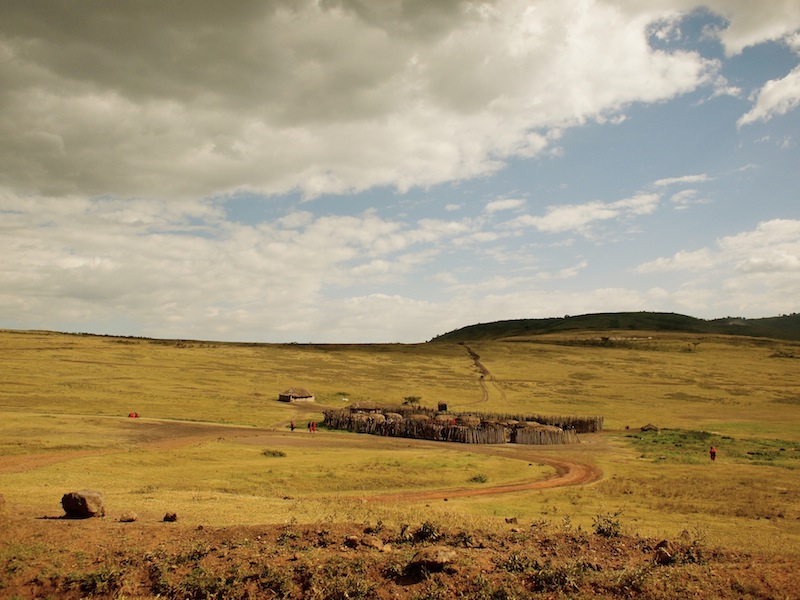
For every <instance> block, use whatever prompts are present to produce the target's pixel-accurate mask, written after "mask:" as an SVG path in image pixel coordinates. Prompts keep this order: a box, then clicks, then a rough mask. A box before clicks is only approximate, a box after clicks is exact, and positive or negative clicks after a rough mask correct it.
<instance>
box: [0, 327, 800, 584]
mask: <svg viewBox="0 0 800 600" xmlns="http://www.w3.org/2000/svg"><path fill="white" fill-rule="evenodd" d="M615 318H617V319H618V322H617V323H616V325H617V327H615V328H614V329H613V331H612V330H608V329H606V330H604V331H600V330H596V331H584V332H578V331H569V332H561V333H548V334H536V336H537V337H536V340H532V339H524V338H517V340H516V341H496V340H488V339H487V340H485V341H478V342H475V343H473V342H470V349H471V350H472V351H473V352H474V353H476V354H478V355H479V356H480V362H481V365H482V367H483V369H484V371H481V372H478V371H476V369H475V363H474V359H473V357H472V355H471V354H469V353H468V352H466V351H465V349H464V347H463V346H460V345H458V344H452V343H447V342H443V341H440V342H437V343H436V344H427V345H417V346H402V345H387V346H380V345H376V346H362V347H359V346H310V345H286V346H269V345H245V344H241V345H237V344H221V343H214V344H205V343H194V342H186V341H181V342H175V343H168V342H160V343H155V342H154V343H150V342H149V341H147V340H139V339H125V340H120V339H117V338H113V337H98V336H68V335H60V334H50V333H43V332H35V333H34V332H30V333H28V332H17V333H12V332H5V333H0V359H2V360H3V365H4V380H3V384H2V386H0V416H2V419H0V433H2V435H0V485H2V489H3V498H2V500H3V501H4V503H5V504H6V506H7V507H8V508H6V510H5V511H2V508H0V524H2V528H0V530H1V532H0V572H1V573H2V574H3V577H2V578H0V581H2V584H0V585H1V586H2V591H0V595H2V596H3V597H8V598H13V597H15V596H16V597H30V595H31V594H32V593H35V594H36V595H38V596H39V597H48V596H49V597H59V598H67V599H69V598H80V597H90V596H91V597H94V598H111V597H117V598H123V597H128V598H135V597H152V596H159V595H160V596H161V597H183V598H211V597H214V598H246V597H265V598H289V599H299V598H346V597H349V598H388V597H399V598H413V597H418V598H453V597H461V598H474V599H501V598H508V599H510V598H529V597H542V598H544V597H584V596H589V595H592V596H595V597H601V598H602V597H607V598H610V597H642V598H653V599H656V598H673V597H698V598H740V597H747V596H752V597H764V598H766V597H793V596H797V595H800V593H799V592H800V589H798V586H797V582H796V577H795V575H794V569H793V568H792V567H791V566H792V565H794V564H795V563H796V560H797V558H798V557H799V556H800V501H798V500H797V498H800V481H798V478H797V471H798V468H800V431H798V429H797V427H796V424H797V422H798V418H799V417H800V413H798V406H800V403H798V402H797V398H798V396H799V395H800V389H798V388H797V377H796V364H795V362H796V361H794V360H773V359H772V358H773V357H775V358H791V357H790V356H788V354H789V353H793V354H794V353H797V348H796V345H793V344H792V343H791V342H786V341H784V342H776V341H774V340H767V339H757V338H728V337H719V336H715V335H711V334H709V333H708V332H706V333H702V334H698V336H699V337H697V336H695V337H692V335H691V334H686V333H685V332H681V331H680V330H679V329H677V328H676V329H673V330H670V332H669V333H668V334H664V333H655V334H653V333H654V332H652V331H647V330H645V329H637V330H635V333H631V332H632V331H633V330H626V327H628V325H629V323H628V322H627V321H626V320H625V318H622V317H615ZM609 324H610V322H609ZM595 337H596V338H597V339H599V340H600V341H602V338H603V337H606V338H608V342H609V344H610V343H611V342H613V344H611V345H609V346H608V347H605V346H604V345H603V344H598V345H594V344H591V343H584V342H583V341H582V340H584V341H585V340H587V339H590V338H595ZM622 338H625V339H622ZM700 342H702V344H701V345H700V346H699V347H698V346H697V345H696V344H699V343H700ZM688 347H692V348H697V351H692V352H684V351H683V349H684V348H688ZM481 375H483V377H481ZM291 385H307V386H308V387H309V388H310V389H313V390H314V391H315V393H316V395H317V398H318V403H317V404H310V405H302V406H301V405H297V406H295V405H288V404H287V403H278V402H277V401H273V400H272V397H273V396H274V395H275V394H276V393H277V392H278V391H280V390H282V389H286V388H288V387H290V386H291ZM409 387H410V388H411V389H413V390H419V393H420V395H419V396H418V398H419V399H420V408H425V407H424V406H422V401H421V399H422V398H433V399H435V401H436V402H437V403H439V402H445V403H446V404H447V405H448V407H449V410H450V411H452V412H458V411H460V410H463V411H467V410H468V411H471V412H480V413H486V414H490V413H504V414H507V415H519V414H531V413H543V414H602V415H604V416H605V427H606V429H607V431H605V432H604V433H602V434H585V435H584V434H581V436H580V437H581V442H582V443H581V444H577V445H575V446H574V447H568V448H560V449H558V450H557V451H554V450H552V449H543V450H540V449H536V448H526V449H519V448H508V447H504V448H503V447H500V448H495V447H492V446H486V447H482V448H481V449H478V448H476V447H474V446H470V445H465V444H461V445H459V447H458V448H454V447H453V446H450V445H447V444H439V443H434V442H420V443H417V442H415V441H413V440H392V439H388V438H386V437H382V436H376V437H370V438H369V439H365V438H366V436H358V435H352V434H346V433H342V432H333V431H327V430H325V431H321V432H319V433H318V434H314V435H311V434H309V433H306V432H305V431H302V432H301V433H298V432H295V433H290V432H289V431H288V428H287V427H286V424H287V423H289V421H290V420H292V419H293V420H295V422H301V423H303V424H305V422H306V421H310V420H316V421H318V422H321V420H322V419H321V413H322V410H323V406H322V405H323V404H325V403H328V404H330V405H333V406H332V407H333V408H337V407H341V406H342V398H344V397H347V398H348V399H349V400H350V401H351V402H352V404H354V405H355V404H359V403H361V404H373V405H379V406H397V405H398V404H400V403H401V402H402V401H403V400H405V399H407V398H409V397H408V396H406V395H405V394H407V390H408V389H409ZM343 389H346V390H348V392H341V391H340V390H343ZM345 394H346V396H345ZM334 401H335V402H334ZM326 406H327V405H326ZM132 410H135V411H136V412H138V413H139V414H140V415H141V418H140V419H128V418H126V415H127V414H128V413H130V412H131V411H132ZM109 417H110V418H109ZM646 423H653V424H655V425H657V426H658V430H657V431H640V430H639V429H640V427H641V426H642V425H644V424H646ZM626 425H627V426H629V429H625V426H626ZM711 445H714V446H715V447H716V448H717V450H718V454H717V459H716V461H715V462H714V463H711V462H710V460H709V457H708V449H709V447H710V446H711ZM278 458H280V460H277V459H278ZM547 460H550V461H555V462H551V463H547V464H545V463H546V461H547ZM578 467H581V468H584V467H585V468H587V469H595V470H596V471H597V470H598V469H599V470H601V471H602V473H603V477H602V479H601V480H600V481H597V482H595V483H594V484H593V485H591V486H588V487H584V486H580V485H573V486H568V487H557V488H545V487H541V488H531V487H526V486H527V485H528V484H538V483H539V482H544V480H545V479H548V478H552V477H555V476H556V475H557V474H560V473H564V472H565V470H566V471H568V474H569V473H572V474H575V473H576V472H577V471H575V469H577V468H578ZM570 469H573V470H572V471H570ZM559 476H561V475H559ZM522 484H524V485H522ZM85 487H92V488H99V489H102V490H103V491H104V493H105V496H106V502H107V505H108V506H109V513H108V515H107V517H106V518H105V519H96V520H95V519H91V520H88V521H83V522H67V521H62V520H60V519H58V518H55V517H58V516H60V514H61V509H60V506H59V499H60V497H61V494H62V493H64V492H65V491H68V490H71V489H81V488H85ZM382 498H391V500H383V499H382ZM1 506H2V502H0V507H1ZM123 510H125V511H128V510H130V511H134V512H136V513H137V514H138V515H139V518H138V519H137V520H136V521H135V522H131V523H120V522H119V521H118V517H119V515H120V513H121V512H122V511H123ZM173 510H174V511H176V512H177V514H179V515H180V520H179V521H177V522H175V523H170V524H168V525H165V524H164V523H162V521H161V517H162V516H163V515H164V513H165V511H173ZM42 516H46V517H47V518H45V519H42V518H41V517H42ZM353 540H355V541H353ZM376 540H377V541H376ZM664 540H666V541H668V542H669V545H668V548H669V551H668V552H669V562H668V564H666V565H661V564H656V563H655V561H654V552H655V549H656V546H657V545H658V544H659V543H660V542H662V541H664ZM367 544H373V545H367ZM384 545H385V546H386V547H387V548H384V547H383V546H384ZM431 546H444V547H446V548H448V549H451V550H453V551H454V552H455V558H454V562H453V564H452V568H446V569H443V570H441V571H437V572H427V573H420V574H419V575H420V577H419V578H414V577H415V576H414V574H413V573H412V572H410V571H409V570H408V569H407V565H408V564H409V562H410V561H411V559H412V557H413V556H414V555H415V553H416V552H418V551H419V550H421V549H423V548H428V547H431ZM752 566H757V568H756V569H754V568H752ZM712 574H713V575H712ZM754 574H757V576H756V575H754ZM31 590H35V591H34V592H31Z"/></svg>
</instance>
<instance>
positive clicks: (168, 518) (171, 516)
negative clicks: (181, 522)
mask: <svg viewBox="0 0 800 600" xmlns="http://www.w3.org/2000/svg"><path fill="white" fill-rule="evenodd" d="M177 520H178V515H177V514H175V513H174V512H168V513H167V514H165V515H164V522H165V523H174V522H175V521H177Z"/></svg>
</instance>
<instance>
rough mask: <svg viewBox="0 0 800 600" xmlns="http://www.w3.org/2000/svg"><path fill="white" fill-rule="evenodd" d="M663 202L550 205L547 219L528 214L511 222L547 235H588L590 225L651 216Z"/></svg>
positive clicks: (652, 197) (645, 197) (648, 197)
mask: <svg viewBox="0 0 800 600" xmlns="http://www.w3.org/2000/svg"><path fill="white" fill-rule="evenodd" d="M659 201H660V196H659V195H658V194H640V195H637V196H633V197H632V198H625V199H623V200H617V201H616V202H599V201H594V202H586V203H584V204H571V205H569V204H567V205H558V206H550V207H548V208H547V211H546V213H545V215H544V216H532V215H524V216H521V217H518V218H516V219H514V220H513V221H511V222H510V225H512V226H515V227H534V228H536V229H537V230H538V231H542V232H546V233H562V232H565V231H577V232H580V233H584V234H586V233H588V232H589V231H590V226H591V225H592V224H593V223H596V222H599V221H608V220H610V219H628V218H631V217H633V216H637V215H645V214H650V213H652V212H653V211H655V210H656V208H657V207H658V204H659Z"/></svg>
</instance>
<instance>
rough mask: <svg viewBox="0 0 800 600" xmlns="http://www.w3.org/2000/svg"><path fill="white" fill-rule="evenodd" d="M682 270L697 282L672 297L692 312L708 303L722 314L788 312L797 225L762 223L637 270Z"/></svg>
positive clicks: (794, 284) (799, 279)
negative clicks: (691, 275)
mask: <svg viewBox="0 0 800 600" xmlns="http://www.w3.org/2000/svg"><path fill="white" fill-rule="evenodd" d="M681 271H683V272H692V273H695V274H696V279H694V280H690V281H687V282H685V283H684V284H683V286H682V288H681V296H680V297H679V296H678V295H675V296H674V297H673V298H674V299H675V300H676V301H677V302H680V304H681V305H683V306H686V307H687V308H689V309H691V310H698V309H699V310H702V306H703V302H705V301H707V302H712V303H713V304H714V305H715V306H716V309H717V310H725V309H726V308H727V309H728V310H727V314H745V313H750V314H761V315H764V314H781V313H783V312H787V311H789V312H791V310H792V308H793V307H794V306H796V303H795V302H794V300H793V299H794V298H796V297H797V295H798V294H800V276H798V275H800V221H798V220H791V219H774V220H771V221H765V222H763V223H759V225H758V226H757V227H756V228H755V229H754V230H752V231H745V232H742V233H739V234H736V235H731V236H726V237H724V238H721V239H719V240H718V241H717V243H716V246H715V247H713V248H701V249H699V250H695V251H688V252H687V251H682V252H678V253H676V254H674V255H673V256H672V257H670V258H659V259H657V260H654V261H650V262H647V263H644V264H642V265H640V266H639V267H637V269H636V272H637V273H639V274H641V275H646V274H667V273H670V272H672V273H675V272H681ZM720 290H723V292H720Z"/></svg>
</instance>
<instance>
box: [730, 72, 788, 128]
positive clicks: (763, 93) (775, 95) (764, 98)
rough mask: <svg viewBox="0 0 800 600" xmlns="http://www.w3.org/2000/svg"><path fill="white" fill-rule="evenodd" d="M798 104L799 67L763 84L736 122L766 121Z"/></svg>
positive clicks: (738, 123)
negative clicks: (749, 105) (752, 101)
mask: <svg viewBox="0 0 800 600" xmlns="http://www.w3.org/2000/svg"><path fill="white" fill-rule="evenodd" d="M798 106H800V67H797V68H795V69H794V70H793V71H792V72H791V73H789V74H788V75H786V77H783V78H782V79H773V80H771V81H768V82H767V83H765V84H764V86H763V87H762V88H761V89H760V90H759V91H758V94H757V95H756V97H755V104H754V106H753V108H751V109H750V110H749V111H748V112H746V113H745V114H744V115H742V116H741V118H740V119H739V120H738V121H737V122H736V124H737V125H738V126H739V127H741V126H742V125H749V124H750V123H755V122H756V121H768V120H770V119H772V118H773V117H776V116H780V115H785V114H786V113H787V112H789V111H790V110H793V109H795V108H797V107H798Z"/></svg>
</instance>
